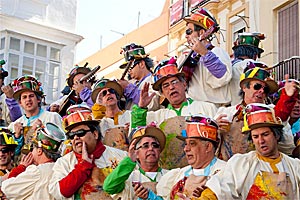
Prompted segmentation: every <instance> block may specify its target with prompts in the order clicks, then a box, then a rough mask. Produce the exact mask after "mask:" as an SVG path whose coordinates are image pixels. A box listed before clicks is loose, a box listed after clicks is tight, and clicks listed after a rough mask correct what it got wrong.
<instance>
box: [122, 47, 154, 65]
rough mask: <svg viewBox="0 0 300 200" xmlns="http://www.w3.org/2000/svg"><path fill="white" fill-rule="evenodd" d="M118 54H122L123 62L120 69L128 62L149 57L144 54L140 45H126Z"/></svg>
mask: <svg viewBox="0 0 300 200" xmlns="http://www.w3.org/2000/svg"><path fill="white" fill-rule="evenodd" d="M120 54H124V58H125V62H124V63H123V64H122V65H121V66H120V68H121V69H124V68H125V67H126V65H127V64H128V62H129V61H133V60H134V59H138V60H139V59H143V58H146V57H148V56H149V54H146V53H145V49H144V47H143V46H142V45H137V44H134V43H131V44H128V45H126V46H125V47H123V48H122V50H121V52H120Z"/></svg>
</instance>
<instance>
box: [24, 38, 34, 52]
mask: <svg viewBox="0 0 300 200" xmlns="http://www.w3.org/2000/svg"><path fill="white" fill-rule="evenodd" d="M24 53H28V54H31V55H34V43H33V42H28V41H25V44H24Z"/></svg>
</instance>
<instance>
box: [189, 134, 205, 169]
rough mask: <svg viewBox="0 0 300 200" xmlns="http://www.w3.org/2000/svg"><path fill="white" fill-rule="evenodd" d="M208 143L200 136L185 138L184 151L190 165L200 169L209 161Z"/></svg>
mask: <svg viewBox="0 0 300 200" xmlns="http://www.w3.org/2000/svg"><path fill="white" fill-rule="evenodd" d="M207 143H208V141H203V140H201V139H199V138H187V139H185V147H184V149H183V150H184V152H185V156H186V158H187V161H188V163H189V165H191V166H192V167H193V168H195V169H200V168H202V167H203V165H204V164H205V163H206V162H207V159H206V158H205V156H206V155H207V152H206V151H207Z"/></svg>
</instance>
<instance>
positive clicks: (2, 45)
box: [0, 38, 5, 50]
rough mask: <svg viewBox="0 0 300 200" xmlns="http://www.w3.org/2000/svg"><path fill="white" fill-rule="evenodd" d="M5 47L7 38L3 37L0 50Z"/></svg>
mask: <svg viewBox="0 0 300 200" xmlns="http://www.w3.org/2000/svg"><path fill="white" fill-rule="evenodd" d="M4 48H5V38H1V40H0V50H2V49H4Z"/></svg>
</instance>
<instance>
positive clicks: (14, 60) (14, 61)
mask: <svg viewBox="0 0 300 200" xmlns="http://www.w3.org/2000/svg"><path fill="white" fill-rule="evenodd" d="M8 66H10V67H16V68H18V67H19V55H16V54H12V53H10V54H9V55H8Z"/></svg>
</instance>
